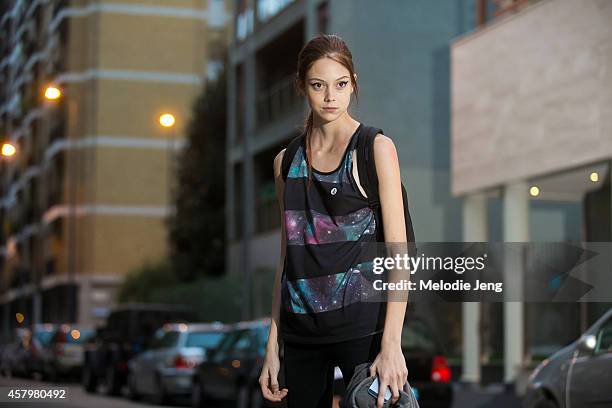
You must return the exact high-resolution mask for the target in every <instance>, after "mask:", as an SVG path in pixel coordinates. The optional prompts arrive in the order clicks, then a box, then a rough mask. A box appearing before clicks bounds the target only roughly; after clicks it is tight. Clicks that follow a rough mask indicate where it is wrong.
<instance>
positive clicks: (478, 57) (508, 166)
mask: <svg viewBox="0 0 612 408" xmlns="http://www.w3.org/2000/svg"><path fill="white" fill-rule="evenodd" d="M490 4H493V5H497V6H498V8H497V13H495V14H492V15H491V17H493V18H492V19H491V20H489V21H486V18H484V17H485V13H484V9H485V8H486V7H488V5H490ZM480 5H481V7H482V8H483V12H482V13H481V14H480V15H481V17H482V18H481V19H480V22H481V26H480V28H479V29H477V30H475V31H474V32H470V33H467V34H465V35H464V36H461V37H460V38H457V39H455V40H454V41H453V43H452V46H451V64H452V75H451V84H452V87H451V93H452V109H451V118H452V137H451V152H452V154H451V163H452V167H451V171H452V194H453V196H454V197H458V198H461V199H462V200H463V225H464V228H463V239H464V241H475V242H484V241H504V242H538V241H544V242H578V243H579V242H610V241H612V234H611V231H612V221H611V213H612V211H611V207H610V202H611V193H610V168H611V165H612V161H611V159H612V137H611V135H612V116H611V115H610V112H611V111H612V94H611V93H610V92H609V91H608V90H609V89H610V88H611V87H612V70H610V67H611V66H612V52H610V51H611V48H610V44H611V43H612V31H611V30H610V21H612V4H611V3H610V2H606V1H574V0H542V1H516V0H514V1H497V2H490V1H481V2H480ZM506 11H507V12H506ZM500 226H501V231H502V234H501V235H499V234H498V232H499V231H500V228H499V227H500ZM536 256H538V254H536ZM610 306H611V305H610V304H606V303H604V302H601V303H590V304H588V303H585V302H582V303H581V302H576V303H560V302H559V303H525V302H505V303H503V304H497V305H491V304H490V305H483V304H478V303H465V304H464V305H463V320H462V322H463V329H462V331H463V343H464V345H465V346H464V350H463V352H464V355H463V378H464V380H466V381H468V382H480V381H481V379H482V370H481V365H482V363H483V362H485V363H486V362H488V361H489V359H490V358H491V355H492V354H497V355H500V354H502V355H503V366H504V370H503V381H504V382H506V383H515V382H517V380H518V379H519V378H521V375H524V374H527V373H528V371H529V365H530V362H531V360H532V358H533V357H536V356H539V357H545V356H547V355H549V354H551V353H552V352H554V351H556V350H558V349H559V348H561V347H562V346H565V345H567V344H568V343H570V342H571V341H573V340H575V339H576V338H577V337H578V336H579V334H580V333H581V332H583V331H584V330H585V329H586V328H587V327H588V326H589V325H590V324H592V323H593V322H594V321H595V320H596V319H597V318H598V317H599V316H600V315H601V314H602V313H603V312H604V311H605V310H607V308H609V307H610ZM519 340H520V341H519ZM523 378H524V376H523Z"/></svg>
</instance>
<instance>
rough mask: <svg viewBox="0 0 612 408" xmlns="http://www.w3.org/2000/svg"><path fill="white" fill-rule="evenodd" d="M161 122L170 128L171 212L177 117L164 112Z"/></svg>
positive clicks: (169, 182) (168, 160) (169, 203)
mask: <svg viewBox="0 0 612 408" xmlns="http://www.w3.org/2000/svg"><path fill="white" fill-rule="evenodd" d="M158 121H159V124H160V125H161V126H162V127H164V128H166V129H169V130H170V132H169V135H167V136H168V144H167V162H168V168H167V173H168V174H167V176H166V177H167V180H166V183H167V189H168V191H167V194H168V199H167V200H168V212H170V209H171V208H172V204H173V203H172V197H173V194H172V191H173V181H172V180H173V178H174V176H175V175H176V173H175V172H174V171H173V170H174V163H175V160H174V154H175V151H174V149H175V147H174V141H175V139H176V117H175V116H174V115H173V114H172V113H168V112H166V113H163V114H161V115H160V116H159V119H158ZM167 245H168V254H170V248H171V242H170V233H169V232H168V243H167Z"/></svg>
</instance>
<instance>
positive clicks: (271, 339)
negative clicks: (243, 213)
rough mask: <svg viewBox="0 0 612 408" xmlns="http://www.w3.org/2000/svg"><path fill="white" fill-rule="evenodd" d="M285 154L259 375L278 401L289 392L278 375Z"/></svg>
mask: <svg viewBox="0 0 612 408" xmlns="http://www.w3.org/2000/svg"><path fill="white" fill-rule="evenodd" d="M284 154H285V150H284V149H283V150H282V151H281V152H280V153H279V154H278V155H276V158H274V182H275V184H276V195H277V198H278V204H279V210H280V216H281V238H280V245H281V247H280V252H281V254H280V259H279V260H278V265H277V267H276V274H275V275H274V289H273V290H272V321H271V323H270V332H269V333H268V344H267V345H266V355H265V358H264V363H263V366H262V369H261V374H260V376H259V384H260V386H261V392H262V394H263V396H264V398H265V399H267V400H269V401H276V402H278V401H281V400H282V399H283V398H284V397H285V396H286V395H287V392H289V390H288V389H287V388H283V389H282V390H281V389H280V387H279V383H278V375H279V372H280V357H279V351H280V350H279V349H280V348H279V344H278V328H279V327H280V323H279V316H280V301H281V299H280V298H281V296H280V295H281V276H282V273H283V265H284V264H285V222H284V213H285V211H284V205H283V192H284V190H285V182H284V181H283V177H282V176H281V163H282V160H283V155H284Z"/></svg>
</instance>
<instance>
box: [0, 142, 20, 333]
mask: <svg viewBox="0 0 612 408" xmlns="http://www.w3.org/2000/svg"><path fill="white" fill-rule="evenodd" d="M16 153H17V149H16V148H15V145H13V144H12V143H9V142H4V143H2V149H0V154H1V156H2V159H4V160H11V159H12V157H13V156H15V154H16ZM9 244H13V241H11V242H8V243H7V249H8V250H9V251H10V250H11V249H14V246H13V245H9ZM22 282H23V281H22ZM3 309H4V310H3V314H2V321H3V324H2V327H0V330H1V332H0V334H4V335H8V333H9V331H10V324H9V322H10V319H9V315H10V313H11V312H10V310H9V304H8V303H7V304H6V305H5V306H4V308H3ZM21 309H23V305H22V306H21ZM17 320H19V319H18V318H17ZM22 321H23V320H22ZM19 324H21V322H19Z"/></svg>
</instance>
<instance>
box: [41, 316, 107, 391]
mask: <svg viewBox="0 0 612 408" xmlns="http://www.w3.org/2000/svg"><path fill="white" fill-rule="evenodd" d="M94 335H95V330H93V329H92V328H90V327H85V326H81V325H69V324H63V325H61V326H59V327H58V328H57V329H56V330H55V331H54V332H53V333H52V335H51V336H50V338H49V340H48V342H47V344H46V346H45V348H44V350H45V353H44V354H45V357H44V363H43V376H44V377H45V378H46V379H48V380H50V381H57V380H59V379H61V378H64V377H66V376H75V377H78V378H80V376H81V370H82V368H83V361H84V354H85V347H84V344H85V343H86V342H87V341H89V339H90V338H91V337H93V336H94Z"/></svg>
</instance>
